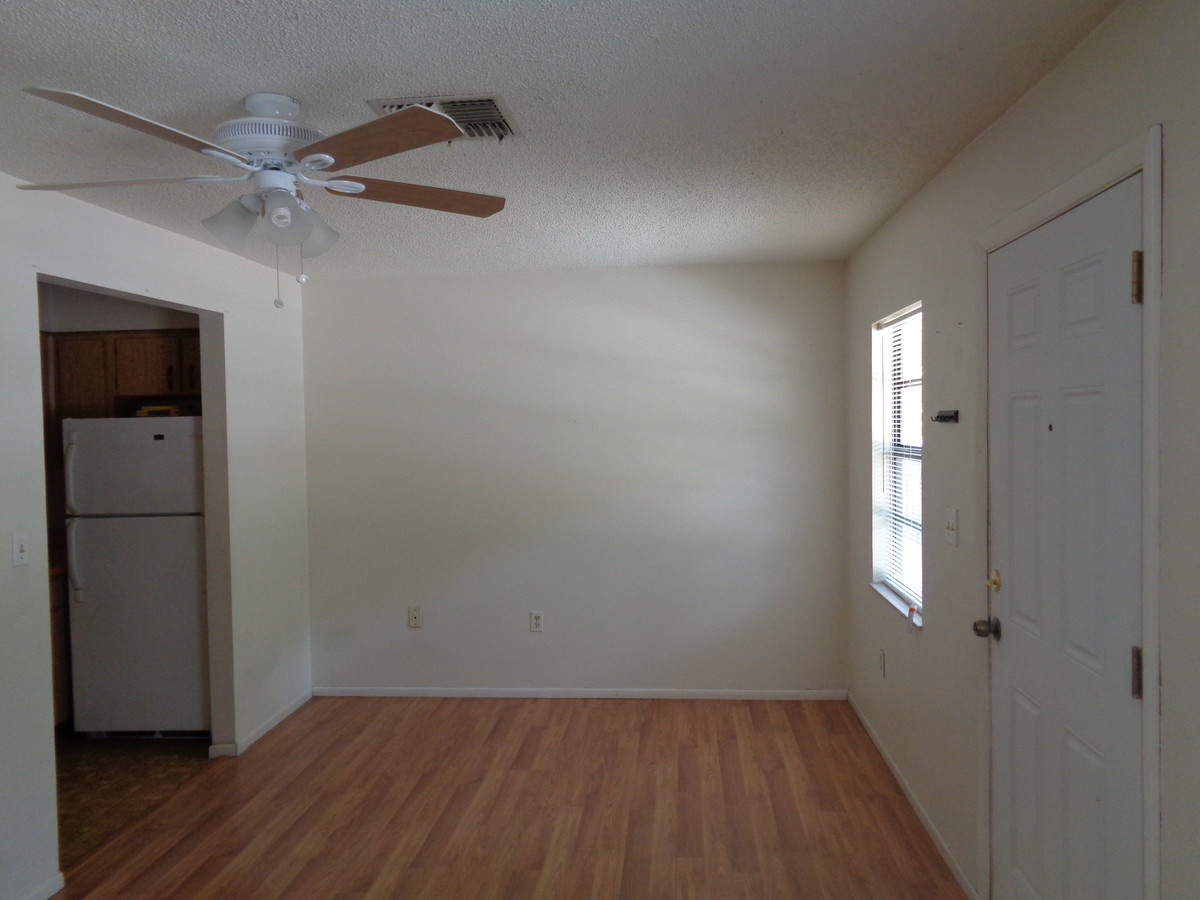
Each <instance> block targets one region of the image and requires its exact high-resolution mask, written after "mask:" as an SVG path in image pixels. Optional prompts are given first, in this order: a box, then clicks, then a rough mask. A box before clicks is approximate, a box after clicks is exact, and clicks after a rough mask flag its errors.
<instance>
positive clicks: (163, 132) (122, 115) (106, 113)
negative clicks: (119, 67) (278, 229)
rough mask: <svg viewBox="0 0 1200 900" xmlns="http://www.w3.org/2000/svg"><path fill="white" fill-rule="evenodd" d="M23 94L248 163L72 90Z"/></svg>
mask: <svg viewBox="0 0 1200 900" xmlns="http://www.w3.org/2000/svg"><path fill="white" fill-rule="evenodd" d="M25 93H27V94H33V96H35V97H41V98H42V99H43V100H52V101H53V102H55V103H60V104H62V105H63V106H69V107H71V109H77V110H79V111H80V112H85V113H88V114H90V115H93V116H98V117H99V118H101V119H107V120H108V121H110V122H116V123H117V124H118V125H124V126H125V127H126V128H132V129H134V130H135V131H140V132H141V133H142V134H148V135H150V136H151V137H156V138H161V139H162V140H164V141H170V142H171V143H172V144H178V145H179V146H180V147H186V148H187V149H188V150H195V151H197V152H199V151H201V150H204V149H206V148H207V149H210V150H219V151H221V152H222V153H227V154H229V155H230V156H234V157H237V158H238V159H240V160H241V161H242V162H249V160H248V159H246V157H244V156H242V155H241V154H240V153H234V152H233V151H232V150H226V149H225V148H224V147H221V146H218V145H217V144H211V143H209V142H208V141H206V140H203V139H201V138H198V137H194V136H193V135H190V134H188V133H187V132H184V131H179V130H177V129H175V128H171V127H170V126H168V125H160V124H159V123H158V122H154V121H151V120H150V119H144V118H142V117H141V116H139V115H136V114H135V113H131V112H127V111H126V110H123V109H119V108H117V107H115V106H110V105H109V104H107V103H102V102H100V101H99V100H93V99H92V98H91V97H85V96H84V95H83V94H77V93H75V92H74V91H56V90H54V89H52V88H32V87H31V88H25Z"/></svg>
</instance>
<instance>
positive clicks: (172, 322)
mask: <svg viewBox="0 0 1200 900" xmlns="http://www.w3.org/2000/svg"><path fill="white" fill-rule="evenodd" d="M38 323H39V325H40V327H41V329H42V331H52V332H60V331H136V330H143V329H159V328H198V327H200V322H199V317H198V316H197V315H196V314H195V313H189V312H184V311H183V310H179V309H171V308H170V307H167V306H151V305H150V304H148V303H130V302H129V301H127V300H122V299H120V298H118V297H110V296H106V295H104V294H99V293H96V292H95V291H94V290H81V289H79V288H74V287H68V286H67V285H62V284H53V283H44V284H42V285H40V287H39V290H38Z"/></svg>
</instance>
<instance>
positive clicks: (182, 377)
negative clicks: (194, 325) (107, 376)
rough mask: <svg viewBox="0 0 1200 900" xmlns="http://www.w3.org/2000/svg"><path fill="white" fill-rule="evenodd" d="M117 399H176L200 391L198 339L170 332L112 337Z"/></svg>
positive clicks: (138, 333) (194, 336)
mask: <svg viewBox="0 0 1200 900" xmlns="http://www.w3.org/2000/svg"><path fill="white" fill-rule="evenodd" d="M112 346H113V375H114V378H115V390H114V392H115V393H116V395H117V396H121V397H129V396H146V395H154V396H177V395H181V394H182V395H186V394H196V393H199V391H200V337H199V335H191V334H188V335H182V334H176V333H172V332H127V333H123V334H122V333H117V334H114V335H113V336H112Z"/></svg>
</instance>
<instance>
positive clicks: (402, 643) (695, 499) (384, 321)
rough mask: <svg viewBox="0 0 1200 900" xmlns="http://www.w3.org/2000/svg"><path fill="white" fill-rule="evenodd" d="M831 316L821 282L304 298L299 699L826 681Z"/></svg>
mask: <svg viewBox="0 0 1200 900" xmlns="http://www.w3.org/2000/svg"><path fill="white" fill-rule="evenodd" d="M843 298H844V295H843V270H842V267H841V266H840V265H837V264H821V265H800V264H790V265H714V266H684V267H677V268H671V267H662V268H639V269H622V270H613V269H608V270H580V271H560V272H543V273H523V274H502V275H497V276H492V277H486V278H484V277H479V278H471V277H446V278H427V279H418V280H405V281H403V282H394V281H385V280H382V279H364V280H362V281H360V282H353V283H349V282H347V283H337V284H326V283H322V282H320V281H319V280H314V282H313V283H311V284H309V285H308V286H306V288H305V335H306V339H305V371H306V379H307V387H306V396H307V414H306V419H307V422H308V470H309V509H310V535H311V556H310V558H311V565H312V568H311V573H312V578H311V591H312V604H313V662H314V683H315V684H316V685H317V688H318V690H320V689H321V688H330V689H334V690H345V689H371V688H379V689H383V690H384V691H387V690H395V691H401V692H403V691H421V690H432V691H435V692H436V691H444V690H460V691H468V692H470V691H481V690H482V691H495V692H506V691H507V692H513V693H547V692H565V693H587V692H597V693H617V694H621V693H630V692H638V691H650V692H668V691H675V692H713V691H720V690H728V689H735V690H753V691H763V692H772V691H784V692H790V691H805V690H831V689H832V690H840V689H842V688H844V686H845V681H844V676H843V669H842V649H843V638H844V636H843V631H842V622H843V612H842V601H843V596H844V591H843V583H842V575H843V572H844V566H843V537H842V536H843V534H844V531H843V528H842V517H843V515H844V500H843V492H844V467H845V463H844V452H843V450H844V442H843V423H844V414H843V410H842V403H843V398H844V396H845V395H844V390H843V381H842V379H843V368H844V367H843V365H842V354H843V345H844V342H843V331H842V317H843V302H844V300H843ZM409 606H420V607H421V608H422V610H423V615H424V626H423V627H422V628H421V629H419V630H418V629H410V628H408V627H406V610H407V607H409ZM530 610H539V611H542V612H544V613H545V631H544V633H542V634H531V633H530V630H529V619H528V616H529V612H530Z"/></svg>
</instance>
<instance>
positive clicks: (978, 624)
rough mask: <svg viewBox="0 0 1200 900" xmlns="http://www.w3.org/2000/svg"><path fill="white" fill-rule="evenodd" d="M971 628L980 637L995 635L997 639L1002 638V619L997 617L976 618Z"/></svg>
mask: <svg viewBox="0 0 1200 900" xmlns="http://www.w3.org/2000/svg"><path fill="white" fill-rule="evenodd" d="M971 630H972V631H974V632H975V634H976V635H977V636H978V637H981V638H985V637H994V638H995V639H996V640H1000V620H999V619H997V618H994V617H993V618H991V619H976V620H975V622H974V624H972V625H971Z"/></svg>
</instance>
